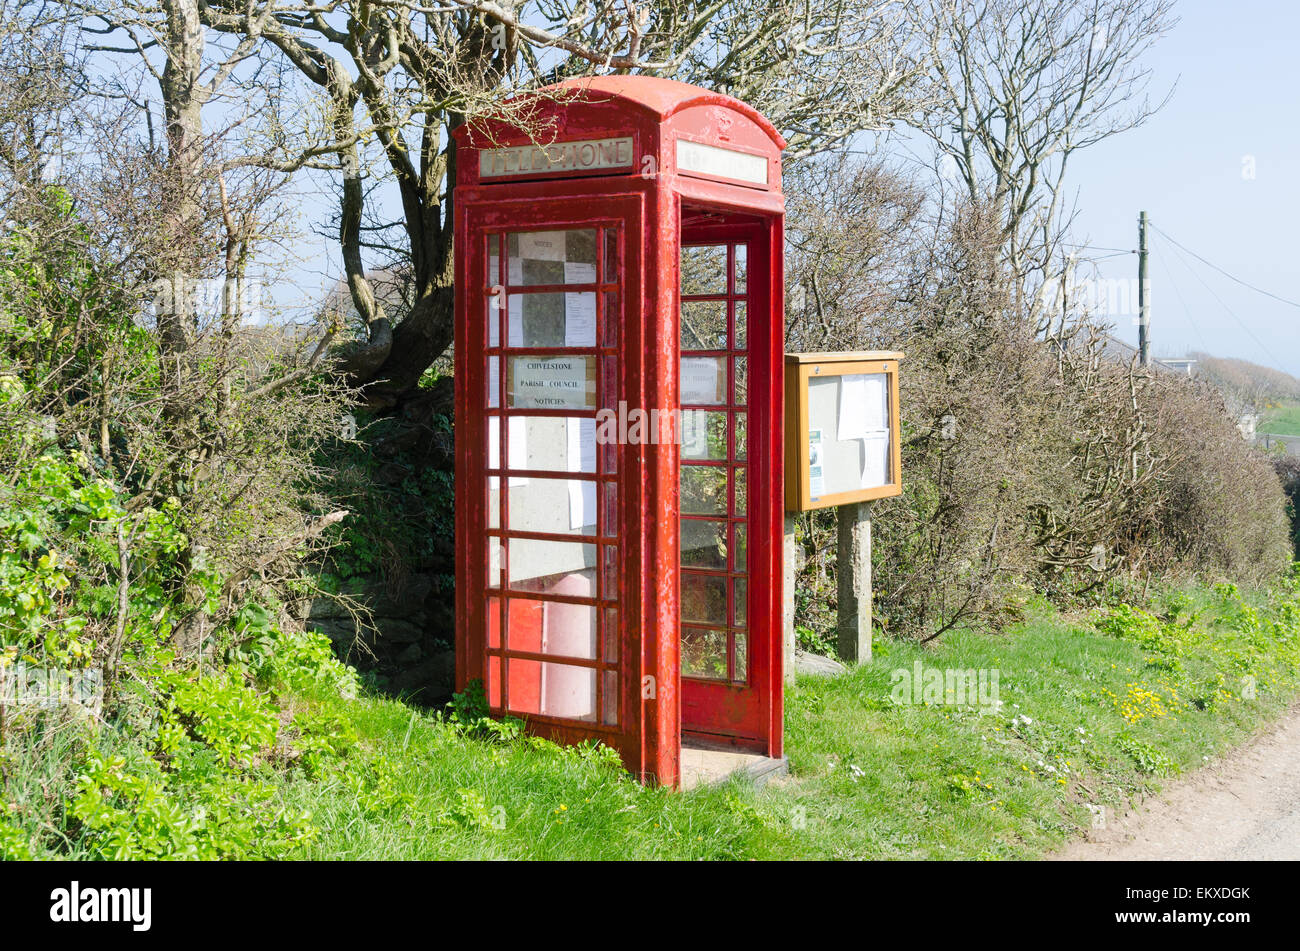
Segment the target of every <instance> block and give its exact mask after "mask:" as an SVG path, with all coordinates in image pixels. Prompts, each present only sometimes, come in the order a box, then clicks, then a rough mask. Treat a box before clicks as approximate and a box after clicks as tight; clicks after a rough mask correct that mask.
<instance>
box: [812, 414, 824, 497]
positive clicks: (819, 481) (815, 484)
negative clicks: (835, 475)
mask: <svg viewBox="0 0 1300 951" xmlns="http://www.w3.org/2000/svg"><path fill="white" fill-rule="evenodd" d="M825 494H826V476H825V475H824V474H823V472H822V431H821V430H820V429H810V430H808V495H809V496H810V497H811V498H812V499H814V500H816V499H819V498H821V497H822V496H823V495H825Z"/></svg>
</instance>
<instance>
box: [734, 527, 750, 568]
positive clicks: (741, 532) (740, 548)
mask: <svg viewBox="0 0 1300 951" xmlns="http://www.w3.org/2000/svg"><path fill="white" fill-rule="evenodd" d="M731 537H732V542H733V544H732V546H731V570H732V571H748V570H749V569H748V563H747V562H746V561H745V555H746V549H745V523H744V522H736V523H734V524H733V525H732V526H731Z"/></svg>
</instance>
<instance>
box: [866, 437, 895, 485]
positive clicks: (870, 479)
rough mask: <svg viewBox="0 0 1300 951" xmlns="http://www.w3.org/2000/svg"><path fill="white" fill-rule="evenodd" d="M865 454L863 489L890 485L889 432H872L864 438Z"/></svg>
mask: <svg viewBox="0 0 1300 951" xmlns="http://www.w3.org/2000/svg"><path fill="white" fill-rule="evenodd" d="M862 445H863V448H864V450H865V454H864V457H863V462H862V482H861V485H860V486H859V487H860V488H863V489H878V488H880V487H881V486H882V485H889V483H890V481H891V480H890V476H889V470H890V465H889V432H888V431H885V432H880V433H872V434H871V435H870V436H867V437H866V438H865V439H863V440H862Z"/></svg>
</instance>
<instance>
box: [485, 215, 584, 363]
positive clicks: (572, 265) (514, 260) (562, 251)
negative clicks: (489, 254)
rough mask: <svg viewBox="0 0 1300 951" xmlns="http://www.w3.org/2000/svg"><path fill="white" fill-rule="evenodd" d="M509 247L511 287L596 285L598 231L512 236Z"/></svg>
mask: <svg viewBox="0 0 1300 951" xmlns="http://www.w3.org/2000/svg"><path fill="white" fill-rule="evenodd" d="M507 247H508V248H509V255H508V260H507V266H508V268H509V273H508V274H507V281H508V282H509V284H510V286H511V287H528V286H531V285H536V284H592V283H595V280H596V229H595V228H581V229H578V230H575V231H529V232H524V233H521V234H512V235H509V237H508V239H507ZM542 346H547V344H542Z"/></svg>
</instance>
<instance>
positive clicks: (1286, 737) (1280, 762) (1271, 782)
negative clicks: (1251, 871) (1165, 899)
mask: <svg viewBox="0 0 1300 951" xmlns="http://www.w3.org/2000/svg"><path fill="white" fill-rule="evenodd" d="M1055 858H1058V859H1066V860H1072V861H1080V860H1083V861H1094V860H1113V859H1126V860H1132V859H1138V860H1143V859H1265V860H1267V859H1291V860H1296V859H1300V706H1297V707H1293V708H1292V709H1291V712H1290V713H1288V714H1287V715H1286V716H1285V717H1284V718H1283V719H1281V720H1279V721H1278V722H1277V723H1275V724H1274V725H1273V726H1272V727H1270V728H1269V729H1268V730H1267V731H1266V732H1265V733H1263V734H1261V735H1260V736H1258V737H1257V738H1256V739H1254V740H1253V741H1251V742H1250V743H1248V744H1247V745H1246V746H1243V747H1241V748H1240V749H1237V750H1234V751H1233V752H1231V753H1229V754H1228V755H1227V756H1224V757H1223V758H1222V759H1220V760H1218V761H1217V762H1215V763H1213V764H1211V765H1209V766H1206V767H1205V768H1204V769H1201V770H1197V771H1196V772H1195V773H1192V774H1190V775H1189V776H1187V777H1186V778H1184V779H1181V780H1177V781H1175V782H1174V783H1173V784H1171V785H1170V786H1169V787H1167V788H1166V790H1165V792H1164V793H1163V794H1162V795H1160V796H1158V797H1156V798H1153V799H1150V800H1148V801H1147V802H1145V803H1143V804H1142V805H1141V806H1139V807H1137V808H1136V809H1134V810H1131V811H1130V812H1129V813H1128V815H1125V816H1121V817H1119V818H1118V820H1117V819H1115V818H1113V817H1108V818H1107V828H1105V829H1100V830H1098V829H1094V830H1092V831H1091V832H1090V833H1089V834H1088V837H1087V839H1086V840H1085V841H1082V842H1075V843H1073V844H1071V845H1069V846H1066V848H1064V849H1063V850H1062V851H1061V852H1059V853H1058V854H1057V855H1056V856H1055Z"/></svg>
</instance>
